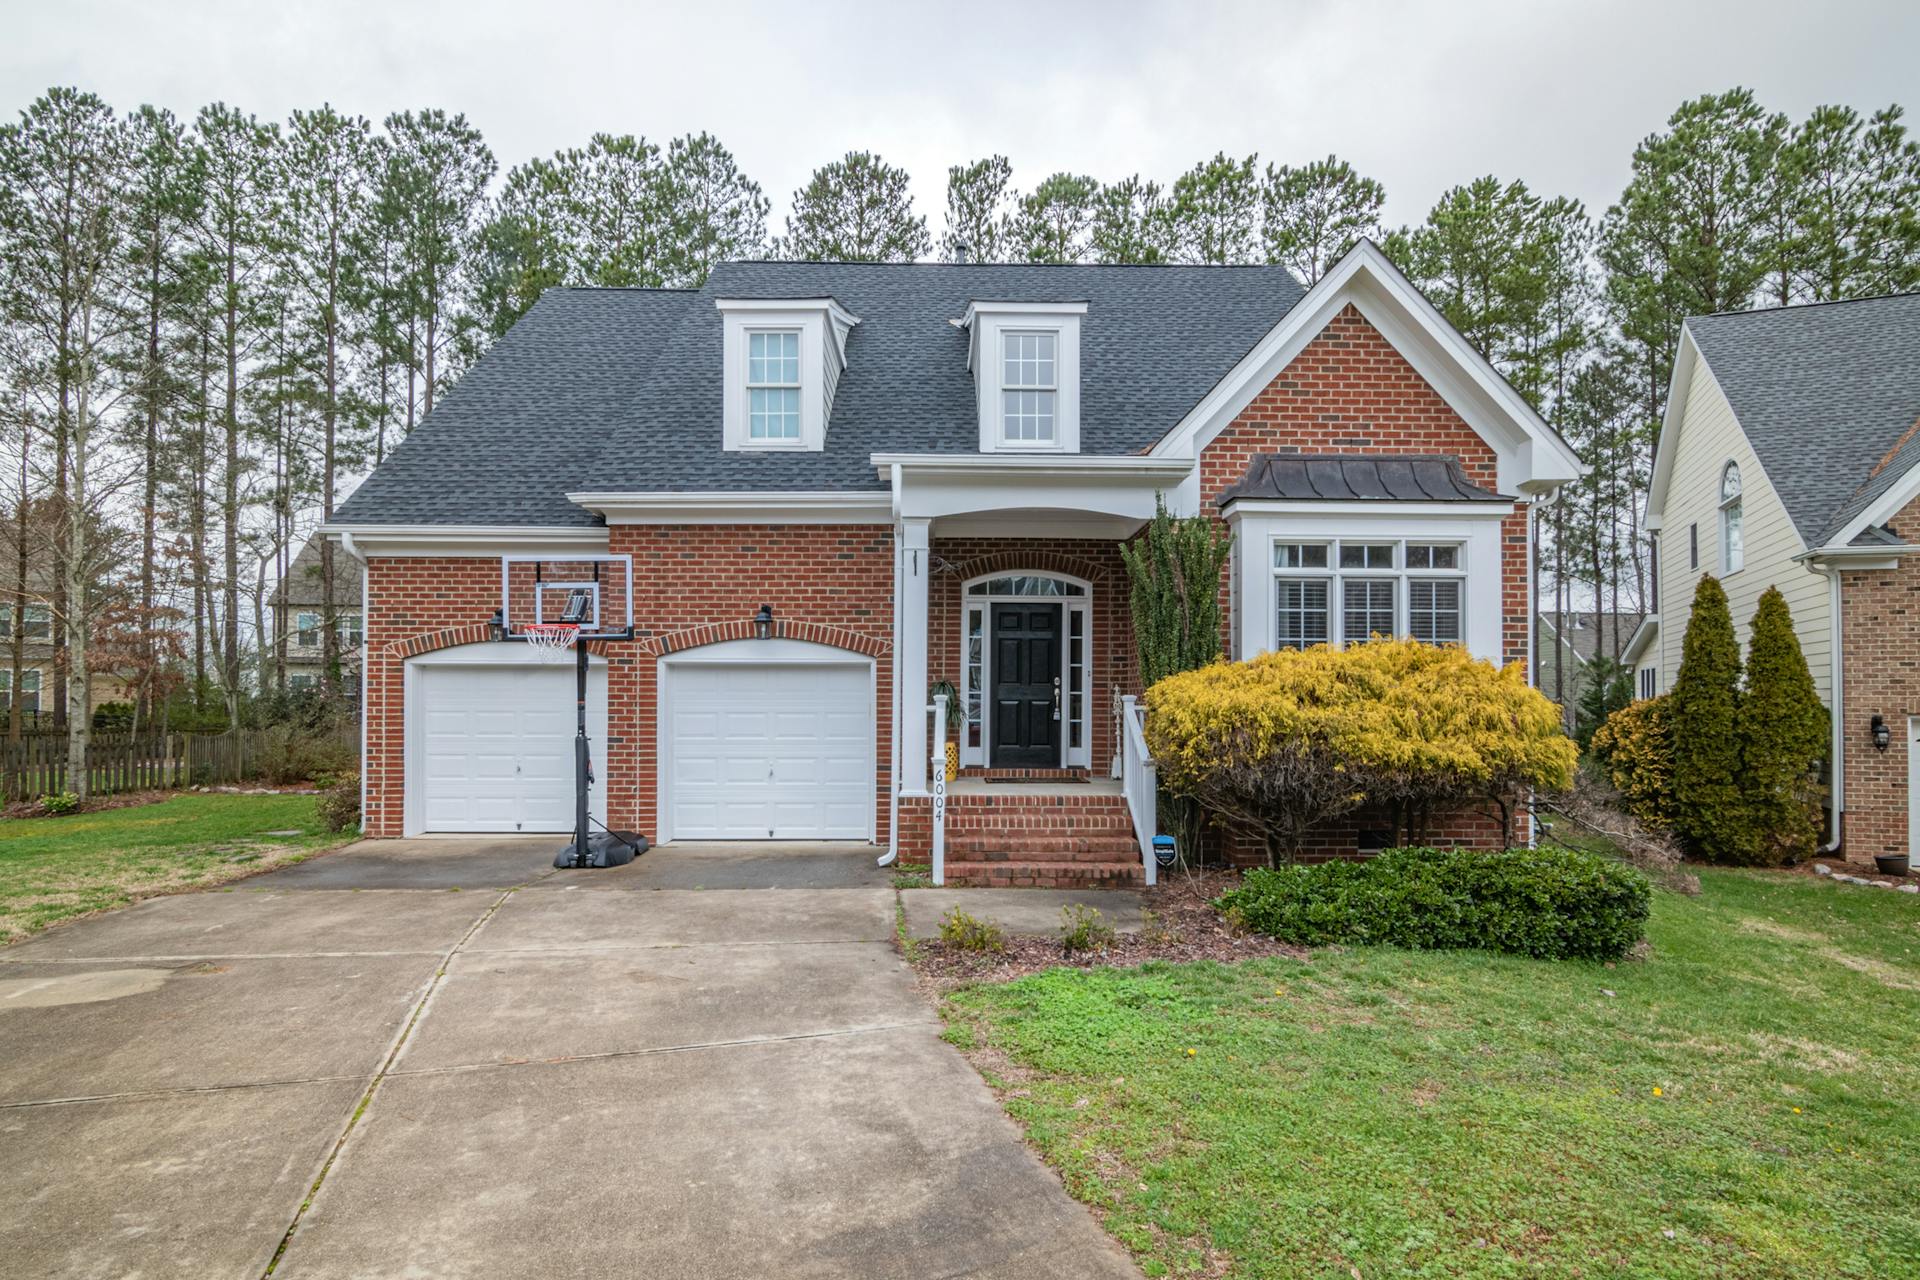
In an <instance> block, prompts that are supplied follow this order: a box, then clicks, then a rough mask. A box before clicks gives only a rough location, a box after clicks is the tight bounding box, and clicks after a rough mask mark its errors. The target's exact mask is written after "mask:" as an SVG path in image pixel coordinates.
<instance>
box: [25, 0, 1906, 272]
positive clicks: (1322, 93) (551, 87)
mask: <svg viewBox="0 0 1920 1280" xmlns="http://www.w3.org/2000/svg"><path fill="white" fill-rule="evenodd" d="M0 31H4V32H5V36H4V38H3V39H0V113H4V114H5V115H7V116H11V115H12V114H13V113H14V112H16V111H18V110H19V109H20V108H21V107H24V106H25V105H26V104H27V103H28V102H30V101H31V100H32V99H33V98H34V97H35V96H36V95H37V94H39V93H40V92H41V91H43V90H44V89H45V88H46V87H48V86H49V85H53V84H73V85H78V86H81V87H84V88H87V89H91V90H93V91H94V92H96V93H98V94H100V95H101V96H102V97H104V98H106V99H107V100H108V101H109V102H111V103H112V104H114V105H115V106H116V107H119V108H122V109H126V108H130V107H133V106H136V105H138V104H139V103H141V102H154V103H157V104H160V105H163V106H167V107H170V108H172V109H173V110H174V111H175V112H177V113H179V114H181V115H183V116H191V114H192V113H193V112H194V111H195V110H196V109H198V108H199V106H200V105H202V104H203V103H206V102H209V101H212V100H215V99H222V100H225V101H228V102H231V103H233V104H235V105H238V106H241V107H244V108H245V109H247V110H249V111H253V112H256V113H258V114H259V115H261V116H263V117H267V118H272V119H284V118H285V117H286V115H287V114H288V112H289V111H291V110H292V109H293V108H295V107H302V106H312V105H315V104H318V103H320V102H331V103H333V104H334V105H335V106H336V107H339V108H341V109H343V110H348V111H352V112H357V113H360V114H364V115H367V116H370V117H373V118H375V119H376V120H377V119H378V118H380V117H381V116H384V115H385V114H386V113H387V112H389V111H393V110H397V109H400V108H404V107H420V106H438V107H444V108H446V109H447V110H449V111H460V112H464V113H465V114H466V115H467V117H468V118H469V119H470V120H471V121H472V122H473V123H474V124H476V125H477V126H479V128H480V129H481V130H482V131H483V132H484V133H485V135H486V138H487V141H488V142H489V143H490V144H491V145H492V147H493V149H494V153H495V154H496V156H497V157H498V158H499V160H500V162H501V168H502V170H503V171H504V170H505V168H506V167H507V166H509V165H511V164H514V163H516V162H518V161H520V160H523V159H526V158H527V157H529V156H532V155H536V154H540V155H544V154H547V153H549V152H552V151H554V150H556V149H558V148H560V147H564V146H570V145H575V144H578V143H580V142H582V141H584V140H585V139H586V138H587V137H588V136H589V135H590V134H592V133H594V132H596V131H607V132H613V133H637V134H643V135H645V136H647V137H649V138H652V139H655V140H659V141H664V140H665V139H667V138H669V137H671V136H673V135H675V134H680V133H685V132H689V131H697V130H701V129H705V130H707V131H709V132H712V133H714V134H715V135H717V136H718V137H719V138H720V139H721V140H722V141H723V142H724V143H725V144H726V145H727V146H728V147H729V148H731V149H732V150H733V152H734V154H735V156H736V157H737V158H738V159H739V162H740V164H741V166H742V168H744V169H745V170H746V172H747V173H748V174H750V175H751V176H752V177H753V178H755V179H756V180H757V181H759V182H760V184H761V185H762V187H763V188H765V190H766V193H767V195H768V197H769V198H770V199H771V200H772V201H773V216H772V219H771V229H772V230H774V231H776V232H777V231H779V230H780V229H781V228H782V226H783V222H782V219H783V217H784V214H785V212H786V209H787V206H788V203H789V200H790V196H791V193H792V191H793V189H794V188H795V187H796V186H798V185H800V184H801V183H803V182H804V181H805V179H806V177H807V175H808V174H809V173H810V172H811V171H812V170H813V168H815V167H816V166H817V165H820V164H822V163H824V162H826V161H828V160H830V159H833V158H834V157H836V156H839V155H841V154H843V153H844V152H846V151H848V150H850V149H866V150H872V151H877V152H879V153H880V154H881V155H882V156H884V157H885V158H886V159H888V160H889V161H891V162H893V163H895V164H898V165H902V166H904V167H905V168H907V169H908V170H909V171H910V172H911V173H912V175H913V178H914V191H915V199H916V205H917V208H918V209H919V211H920V212H922V213H924V214H926V215H928V225H929V227H930V228H931V229H932V230H933V231H934V233H935V234H936V235H937V234H938V232H939V227H940V221H941V219H940V214H941V210H942V209H943V207H944V203H945V181H946V169H947V166H948V165H950V164H953V163H956V162H960V161H965V160H969V159H973V158H977V157H980V156H983V155H988V154H991V153H994V152H999V153H1001V154H1004V155H1006V156H1008V157H1009V158H1011V160H1012V161H1013V166H1014V180H1015V183H1016V184H1017V185H1019V186H1022V187H1025V186H1030V185H1031V184H1032V183H1033V182H1034V181H1036V180H1037V179H1039V178H1041V177H1044V176H1045V175H1046V174H1049V173H1052V172H1055V171H1057V170H1061V169H1070V170H1073V171H1075V172H1080V173H1089V174H1091V175H1093V176H1094V177H1096V178H1099V179H1102V180H1111V179H1114V178H1118V177H1122V176H1124V175H1126V174H1129V173H1134V172H1139V173H1142V174H1144V175H1146V176H1149V177H1154V178H1158V179H1160V180H1161V181H1162V182H1163V183H1164V182H1169V181H1171V179H1172V178H1173V177H1174V176H1175V175H1176V174H1178V173H1179V172H1181V171H1182V170H1184V169H1186V168H1188V167H1190V166H1191V165H1192V164H1193V163H1194V162H1195V161H1196V160H1199V159H1202V158H1204V157H1207V156H1211V155H1212V154H1213V153H1214V152H1215V151H1218V150H1222V149H1224V150H1226V151H1227V152H1229V153H1232V154H1235V155H1244V154H1246V153H1248V152H1258V153H1259V154H1260V155H1261V157H1262V158H1263V159H1266V160H1277V161H1284V162H1292V163H1299V162H1303V161H1306V160H1310V159H1313V158H1315V157H1317V156H1323V155H1326V154H1328V153H1329V152H1332V153H1335V154H1338V155H1340V156H1342V157H1344V158H1346V159H1347V160H1349V161H1351V162H1352V163H1353V164H1354V165H1356V166H1357V167H1358V168H1360V169H1361V170H1362V171H1363V172H1365V173H1367V174H1370V175H1372V176H1373V177H1376V178H1378V179H1380V180H1381V181H1382V182H1384V183H1385V184H1386V187H1387V193H1388V216H1389V219H1390V220H1391V221H1394V222H1405V221H1418V220H1419V219H1420V218H1421V217H1422V216H1423V215H1424V213H1425V211H1426V210H1427V208H1428V207H1429V206H1430V205H1431V204H1432V203H1433V201H1434V199H1435V197H1436V196H1437V195H1438V194H1439V193H1440V192H1441V191H1443V190H1444V189H1446V188H1447V187H1448V186H1450V185H1452V184H1454V183H1457V182H1461V181H1464V180H1466V179H1469V178H1472V177H1474V176H1477V175H1479V174H1483V173H1494V174H1497V175H1499V176H1500V177H1501V178H1503V179H1510V178H1523V179H1525V180H1526V181H1527V183H1528V184H1529V185H1530V186H1532V187H1533V188H1534V190H1535V191H1537V192H1540V193H1542V194H1549V195H1557V194H1568V195H1573V196H1576V197H1578V198H1580V199H1582V200H1584V201H1586V203H1587V204H1588V206H1589V208H1590V209H1591V210H1592V211H1593V212H1594V213H1595V214H1596V215H1597V214H1598V213H1599V212H1600V211H1601V210H1603V209H1604V208H1605V207H1606V205H1607V204H1608V203H1609V202H1610V201H1611V200H1612V199H1613V198H1614V197H1615V196H1616V195H1617V194H1618V192H1619V190H1620V186H1621V184H1622V183H1623V182H1624V180H1625V178H1626V175H1627V165H1628V160H1629V157H1630V155H1631V153H1632V150H1633V146H1634V144H1635V142H1637V141H1638V140H1639V139H1640V138H1642V137H1643V136H1645V135H1646V134H1647V133H1649V132H1651V131H1653V130H1655V129H1657V128H1659V127H1660V126H1661V124H1662V122H1663V121H1664V120H1665V118H1666V117H1667V115H1668V114H1669V113H1670V112H1671V111H1672V109H1673V108H1674V107H1675V106H1676V105H1677V104H1678V103H1680V102H1681V101H1682V100H1683V99H1685V98H1688V97H1692V96H1695V95H1697V94H1701V93H1705V92H1709V91H1715V90H1720V89H1724V88H1727V87H1730V86H1732V85H1736V84H1744V85H1747V86H1749V87H1751V88H1752V89H1754V90H1755V91H1756V92H1757V93H1758V94H1759V96H1760V99H1761V101H1762V102H1763V103H1764V104H1765V105H1766V106H1768V107H1769V108H1770V109H1773V110H1781V111H1786V112H1789V113H1791V114H1792V115H1794V116H1795V117H1796V118H1797V117H1799V116H1800V115H1802V114H1804V113H1805V112H1806V110H1807V109H1808V108H1809V107H1811V106H1813V105H1815V104H1816V103H1821V102H1845V103H1849V104H1851V105H1853V106H1856V107H1858V108H1860V109H1861V110H1862V111H1863V112H1865V111H1868V110H1871V109H1873V108H1877V107H1880V106H1884V105H1885V104H1887V103H1889V102H1895V101H1899V102H1903V103H1904V104H1905V105H1907V106H1909V107H1912V108H1914V109H1916V110H1920V59H1917V58H1916V53H1917V52H1920V3H1916V0H1884V2H1872V0H1860V2H1856V3H1819V2H1818V0H1802V2H1801V3H1793V4H1789V3H1779V2H1777V0H1747V2H1746V3H1724V4H1723V3H1712V4H1709V3H1689V2H1688V0H1666V2H1664V3H1641V2H1639V0H1617V2H1614V0H1589V2H1588V3H1582V4H1564V5H1561V4H1549V3H1522V2H1516V3H1506V4H1498V3H1484V2H1480V0H1447V2H1446V3H1435V4H1419V5H1416V4H1396V3H1364V4H1363V3H1341V4H1335V3H1302V2H1299V0H1289V2H1286V3H1278V2H1276V3H1266V4H1259V3H1217V4H1205V3H1197V2H1196V3H1186V4H1174V3H1168V4H1156V3H1133V2H1129V3H1120V2H1118V0H1111V2H1109V3H1105V4H1097V3H1096V4H1080V3H1068V2H1066V0H1052V2H1050V3H1046V2H1043V3H1027V4H998V3H991V2H986V0H976V2H975V3H971V4H953V3H947V4H938V5H934V4H925V5H923V4H918V3H910V2H909V0H891V2H886V3H873V4H851V3H838V4H826V3H819V4H814V3H807V2H806V0H799V2H797V3H796V2H795V0H788V2H787V3H784V4H777V3H773V2H772V0H756V2H755V3H752V4H744V3H739V2H738V0H731V2H730V0H704V2H702V0H695V2H693V3H677V4H670V5H659V4H648V3H640V2H638V0H628V2H625V3H620V2H605V3H580V4H567V3H559V2H557V0H543V2H539V3H533V2H529V0H465V2H464V3H445V4H428V3H409V2H408V0H384V2H381V0H376V2H373V3H365V2H363V0H333V2H331V3H326V4H305V3H297V2H295V0H235V2H230V3H221V2H215V0H198V2H196V0H173V2H172V3H162V4H156V3H153V0H140V2H139V3H121V2H115V0H58V2H56V3H48V2H47V0H0ZM1910 123H1914V124H1915V125H1916V128H1920V122H1910Z"/></svg>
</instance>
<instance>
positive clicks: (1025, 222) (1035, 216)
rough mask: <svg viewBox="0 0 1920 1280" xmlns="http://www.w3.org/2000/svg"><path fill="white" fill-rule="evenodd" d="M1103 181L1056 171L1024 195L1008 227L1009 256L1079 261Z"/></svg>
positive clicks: (1089, 232) (1020, 258)
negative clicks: (1099, 181) (1100, 182)
mask: <svg viewBox="0 0 1920 1280" xmlns="http://www.w3.org/2000/svg"><path fill="white" fill-rule="evenodd" d="M1099 196H1100V184H1099V183H1098V182H1095V181H1094V180H1093V179H1092V178H1087V177H1081V176H1078V175H1076V174H1071V173H1056V174H1054V175H1053V176H1052V177H1050V178H1047V179H1046V180H1045V181H1043V182H1041V183H1040V185H1039V186H1037V187H1035V188H1034V189H1033V190H1032V191H1031V192H1029V193H1028V194H1027V195H1025V196H1023V197H1021V199H1020V203H1019V208H1018V211H1017V212H1016V213H1015V214H1014V216H1013V223H1012V226H1011V227H1010V228H1009V230H1008V237H1007V238H1008V256H1009V257H1011V258H1015V259H1018V260H1020V261H1023V262H1052V263H1064V262H1079V261H1081V260H1082V259H1084V258H1085V257H1086V255H1087V252H1088V250H1089V248H1090V243H1089V241H1090V238H1091V236H1092V233H1093V211H1094V204H1095V202H1096V201H1097V200H1098V199H1099Z"/></svg>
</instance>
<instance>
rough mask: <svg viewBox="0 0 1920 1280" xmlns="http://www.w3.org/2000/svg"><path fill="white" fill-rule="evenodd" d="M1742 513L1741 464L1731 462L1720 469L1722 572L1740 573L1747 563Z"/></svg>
mask: <svg viewBox="0 0 1920 1280" xmlns="http://www.w3.org/2000/svg"><path fill="white" fill-rule="evenodd" d="M1740 516H1741V513H1740V464H1739V463H1737V462H1729V463H1727V465H1726V466H1724V467H1722V468H1721V469H1720V572H1721V573H1722V574H1728V573H1738V572H1740V566H1741V565H1742V564H1744V563H1745V562H1746V547H1745V545H1744V544H1743V542H1742V535H1741V529H1740V526H1741V518H1740Z"/></svg>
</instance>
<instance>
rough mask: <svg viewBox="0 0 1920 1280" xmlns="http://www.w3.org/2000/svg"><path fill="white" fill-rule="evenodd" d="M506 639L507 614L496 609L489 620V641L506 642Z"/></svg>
mask: <svg viewBox="0 0 1920 1280" xmlns="http://www.w3.org/2000/svg"><path fill="white" fill-rule="evenodd" d="M506 638H507V618H506V612H505V611H504V610H501V609H495V610H494V611H493V616H492V617H491V618H488V619H487V639H489V640H505V639H506Z"/></svg>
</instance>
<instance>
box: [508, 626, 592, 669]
mask: <svg viewBox="0 0 1920 1280" xmlns="http://www.w3.org/2000/svg"><path fill="white" fill-rule="evenodd" d="M520 635H521V637H522V638H523V639H525V640H526V642H527V643H528V644H530V645H532V646H533V647H534V649H535V650H536V651H537V652H539V654H540V655H541V656H542V657H543V658H545V659H546V660H547V661H549V662H555V661H558V660H559V659H560V658H561V657H564V656H565V655H566V653H567V651H568V650H570V649H572V648H573V642H574V641H575V640H577V639H579V637H580V624H579V623H576V622H533V623H529V624H527V626H526V627H524V628H523V629H522V630H521V632H520Z"/></svg>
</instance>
